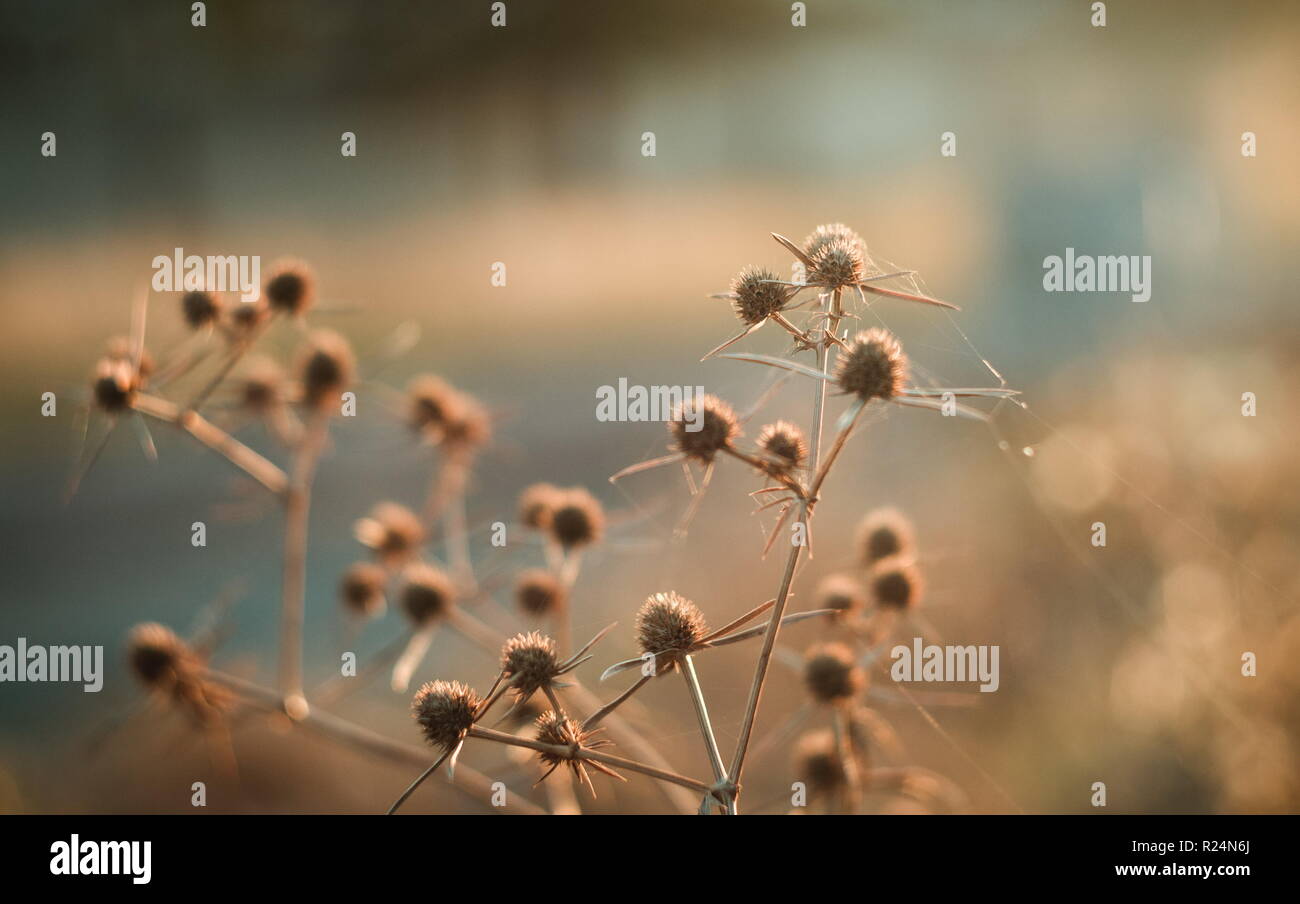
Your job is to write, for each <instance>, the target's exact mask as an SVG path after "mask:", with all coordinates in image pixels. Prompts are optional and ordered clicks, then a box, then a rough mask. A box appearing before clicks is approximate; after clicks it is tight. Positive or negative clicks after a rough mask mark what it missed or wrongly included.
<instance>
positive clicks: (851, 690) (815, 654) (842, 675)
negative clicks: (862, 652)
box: [803, 643, 867, 703]
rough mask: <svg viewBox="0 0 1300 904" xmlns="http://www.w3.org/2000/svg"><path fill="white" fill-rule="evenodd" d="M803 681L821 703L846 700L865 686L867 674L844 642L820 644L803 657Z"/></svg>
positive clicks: (814, 697)
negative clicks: (855, 660)
mask: <svg viewBox="0 0 1300 904" xmlns="http://www.w3.org/2000/svg"><path fill="white" fill-rule="evenodd" d="M803 678H804V684H805V685H806V686H807V688H808V692H809V693H810V694H812V696H813V699H814V700H816V701H817V702H818V703H837V702H839V701H841V700H847V699H848V698H850V697H852V696H854V695H855V694H857V693H858V692H859V691H861V690H862V689H863V688H864V687H866V683H867V678H866V673H865V672H863V671H862V669H861V668H859V667H858V665H857V663H855V662H854V661H853V650H852V649H850V648H849V647H847V646H845V645H844V644H842V643H826V644H819V645H818V646H815V647H813V648H812V649H810V650H809V651H808V653H807V654H806V655H805V657H804V667H803Z"/></svg>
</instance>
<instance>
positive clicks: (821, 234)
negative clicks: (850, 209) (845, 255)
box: [803, 223, 866, 257]
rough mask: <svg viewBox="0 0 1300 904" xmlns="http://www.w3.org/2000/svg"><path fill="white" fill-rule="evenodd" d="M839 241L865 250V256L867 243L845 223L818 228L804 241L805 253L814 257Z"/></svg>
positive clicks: (828, 224)
mask: <svg viewBox="0 0 1300 904" xmlns="http://www.w3.org/2000/svg"><path fill="white" fill-rule="evenodd" d="M837 241H839V242H847V243H849V244H850V245H856V246H857V247H859V248H861V249H862V250H863V253H864V254H865V252H866V243H865V242H863V241H862V237H861V236H860V235H858V234H857V233H856V232H854V231H853V230H852V229H850V228H849V227H847V226H845V225H844V224H843V223H826V224H823V225H821V226H818V227H817V228H816V229H814V230H813V231H812V233H811V234H809V236H808V237H807V238H806V239H804V240H803V252H804V254H806V255H808V256H809V257H813V256H814V255H816V254H817V252H819V251H821V250H822V248H824V247H825V246H827V245H829V244H831V243H832V242H837Z"/></svg>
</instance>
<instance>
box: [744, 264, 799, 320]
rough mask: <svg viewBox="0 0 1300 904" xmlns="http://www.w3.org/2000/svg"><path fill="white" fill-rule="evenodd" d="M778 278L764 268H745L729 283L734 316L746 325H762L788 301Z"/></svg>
mask: <svg viewBox="0 0 1300 904" xmlns="http://www.w3.org/2000/svg"><path fill="white" fill-rule="evenodd" d="M778 279H779V277H777V275H776V274H775V273H773V272H772V271H771V270H768V269H766V268H764V267H746V268H745V269H744V270H742V271H740V273H739V274H737V275H736V277H735V278H734V279H732V281H731V294H732V295H733V296H734V298H733V299H732V302H731V306H732V308H733V309H734V310H735V312H736V316H737V317H739V318H740V319H741V320H742V321H743V322H745V323H747V324H751V325H753V324H755V323H762V322H763V321H764V320H766V319H767V318H769V317H771V316H772V315H773V314H775V313H777V312H779V311H780V310H781V309H782V308H783V307H785V304H786V302H787V301H789V300H790V296H789V292H788V290H787V289H786V287H785V286H783V285H781V283H780V282H779V281H778Z"/></svg>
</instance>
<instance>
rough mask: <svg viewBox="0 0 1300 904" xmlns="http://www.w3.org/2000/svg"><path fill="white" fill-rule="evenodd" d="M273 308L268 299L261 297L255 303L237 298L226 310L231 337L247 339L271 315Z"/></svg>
mask: <svg viewBox="0 0 1300 904" xmlns="http://www.w3.org/2000/svg"><path fill="white" fill-rule="evenodd" d="M270 313H271V308H270V306H268V305H267V303H266V299H265V298H263V297H261V296H259V297H258V298H256V299H254V300H253V301H244V300H243V299H239V298H236V299H235V300H234V301H233V302H231V304H230V306H229V307H228V308H226V317H227V319H228V321H229V323H230V329H231V335H232V336H233V337H234V338H237V339H243V338H247V337H248V336H249V335H250V334H252V332H253V331H254V330H255V329H257V327H258V326H260V325H261V324H262V322H263V321H264V320H266V318H267V317H268V316H269V315H270Z"/></svg>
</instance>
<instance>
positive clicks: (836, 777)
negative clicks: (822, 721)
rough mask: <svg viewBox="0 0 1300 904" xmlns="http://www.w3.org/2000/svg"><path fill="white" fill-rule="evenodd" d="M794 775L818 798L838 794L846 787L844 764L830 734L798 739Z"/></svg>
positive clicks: (823, 731) (810, 734)
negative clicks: (840, 789)
mask: <svg viewBox="0 0 1300 904" xmlns="http://www.w3.org/2000/svg"><path fill="white" fill-rule="evenodd" d="M794 774H795V778H796V779H798V780H799V781H802V782H804V783H805V784H807V786H808V789H809V790H810V791H812V792H813V793H815V794H825V793H828V792H832V791H836V790H838V789H839V788H840V787H841V786H843V785H844V783H845V780H846V776H845V774H844V763H843V761H842V760H841V759H840V752H839V749H838V747H837V746H836V744H835V735H834V734H833V733H832V732H831V731H829V730H826V729H823V730H820V731H811V732H809V733H807V734H805V735H804V736H803V737H801V738H800V739H799V742H798V744H796V745H795V751H794Z"/></svg>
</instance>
